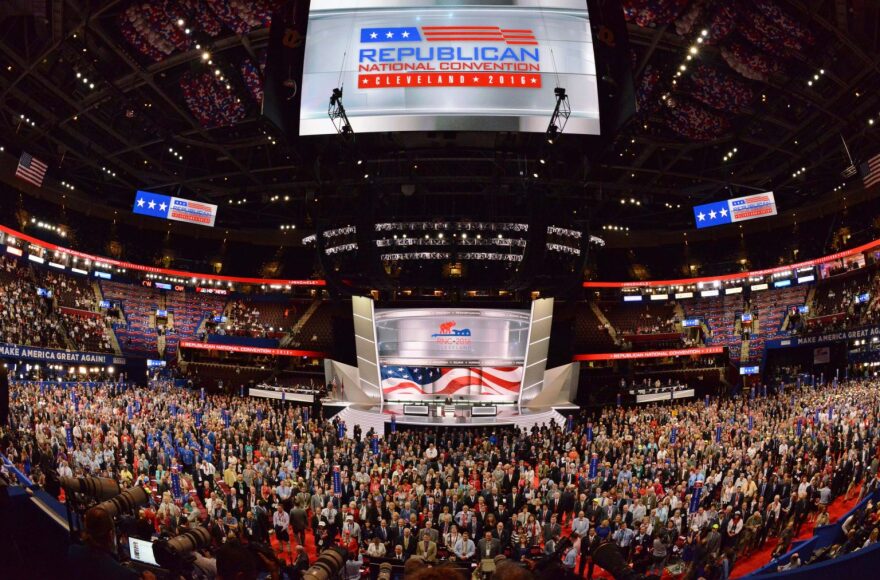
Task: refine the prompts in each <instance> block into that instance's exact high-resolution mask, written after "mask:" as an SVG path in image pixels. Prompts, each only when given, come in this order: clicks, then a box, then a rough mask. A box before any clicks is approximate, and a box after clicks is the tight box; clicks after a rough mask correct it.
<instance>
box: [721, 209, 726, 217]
mask: <svg viewBox="0 0 880 580" xmlns="http://www.w3.org/2000/svg"><path fill="white" fill-rule="evenodd" d="M721 217H727V210H726V209H724V208H721Z"/></svg>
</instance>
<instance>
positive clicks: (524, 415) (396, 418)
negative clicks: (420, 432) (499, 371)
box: [324, 401, 577, 436]
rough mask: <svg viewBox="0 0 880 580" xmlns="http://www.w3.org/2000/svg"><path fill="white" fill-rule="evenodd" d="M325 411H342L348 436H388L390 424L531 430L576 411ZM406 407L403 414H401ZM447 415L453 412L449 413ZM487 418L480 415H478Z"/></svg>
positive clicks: (332, 404)
mask: <svg viewBox="0 0 880 580" xmlns="http://www.w3.org/2000/svg"><path fill="white" fill-rule="evenodd" d="M324 407H325V408H331V409H332V408H334V407H336V408H338V407H342V409H341V410H340V411H339V413H338V414H337V416H338V417H339V418H340V419H341V420H342V421H345V423H346V425H347V426H348V427H349V429H348V433H347V434H348V435H349V436H350V435H351V428H352V427H353V426H354V425H356V424H357V425H360V426H361V429H362V430H363V432H364V433H366V432H367V431H368V430H369V429H370V428H373V429H374V430H375V431H376V432H381V433H388V432H390V430H391V424H392V421H393V422H394V423H395V424H397V425H399V426H400V425H407V426H419V427H464V428H468V427H492V426H505V425H507V426H519V427H521V428H524V429H531V428H532V427H533V426H535V425H537V426H539V427H540V426H541V425H542V424H543V425H549V424H550V422H551V421H554V422H556V424H557V425H559V426H563V425H565V421H566V416H567V414H568V413H569V412H574V411H575V410H576V409H577V406H575V405H569V406H560V407H551V408H539V409H526V408H523V409H520V410H517V408H516V405H480V406H474V407H472V408H471V410H473V409H482V411H479V410H478V411H477V413H476V414H474V413H472V412H465V410H464V409H458V410H456V411H455V412H449V413H443V414H435V413H433V412H431V411H432V410H431V409H429V412H428V413H424V412H421V413H419V414H416V413H418V412H417V411H416V409H413V408H412V407H423V408H426V409H427V408H428V407H429V406H428V405H418V404H413V405H409V404H407V405H384V406H382V407H380V406H379V405H358V404H351V403H343V402H338V401H337V402H333V401H327V402H326V403H325V404H324ZM404 407H406V413H405V412H404ZM489 407H494V408H495V412H494V414H488V413H489V412H490V411H489V410H488V408H489ZM450 411H452V410H451V409H450ZM481 412H482V413H487V414H482V415H481V414H480V413H481Z"/></svg>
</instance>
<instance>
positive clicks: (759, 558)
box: [730, 492, 859, 578]
mask: <svg viewBox="0 0 880 580" xmlns="http://www.w3.org/2000/svg"><path fill="white" fill-rule="evenodd" d="M855 495H856V497H855V498H853V499H851V500H849V501H845V500H844V498H842V497H839V498H837V499H836V500H834V501H833V502H831V504H830V505H829V506H828V515H829V516H830V518H831V519H830V523H832V524H833V523H834V522H836V521H837V520H838V519H839V518H840V517H841V516H842V515H843V514H845V513H846V512H848V511H849V510H851V509H852V508H853V507H854V506H855V505H856V504H857V503H859V498H858V492H855ZM812 537H813V524H812V523H810V522H807V523H806V524H804V526H803V527H802V528H801V533H800V534H798V536H797V537H796V538H795V539H794V541H792V545H794V544H795V543H797V542H800V541H803V540H808V539H810V538H812ZM777 543H778V542H777V539H776V538H770V539H768V540H767V542H765V543H764V546H763V547H762V548H761V549H760V550H757V551H756V552H755V553H753V554H751V555H750V556H749V557H748V558H742V559H740V560H737V561H736V562H735V563H734V566H733V573H732V574H731V575H730V577H731V578H740V577H741V576H745V575H746V574H749V573H750V572H754V571H755V570H757V569H758V568H761V567H762V566H765V565H766V564H767V563H769V562H770V555H771V554H772V553H773V549H774V548H776V544H777Z"/></svg>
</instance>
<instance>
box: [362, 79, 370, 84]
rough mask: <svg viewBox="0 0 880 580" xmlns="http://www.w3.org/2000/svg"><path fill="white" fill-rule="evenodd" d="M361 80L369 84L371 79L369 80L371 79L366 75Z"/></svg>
mask: <svg viewBox="0 0 880 580" xmlns="http://www.w3.org/2000/svg"><path fill="white" fill-rule="evenodd" d="M361 82H363V83H364V84H367V83H368V82H370V81H369V79H367V77H364V78H362V79H361Z"/></svg>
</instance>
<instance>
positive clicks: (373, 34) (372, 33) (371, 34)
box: [370, 32, 379, 38]
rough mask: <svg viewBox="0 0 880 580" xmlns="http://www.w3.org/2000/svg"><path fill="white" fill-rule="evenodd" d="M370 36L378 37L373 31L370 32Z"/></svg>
mask: <svg viewBox="0 0 880 580" xmlns="http://www.w3.org/2000/svg"><path fill="white" fill-rule="evenodd" d="M370 38H379V35H378V34H376V33H375V32H371V33H370Z"/></svg>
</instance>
